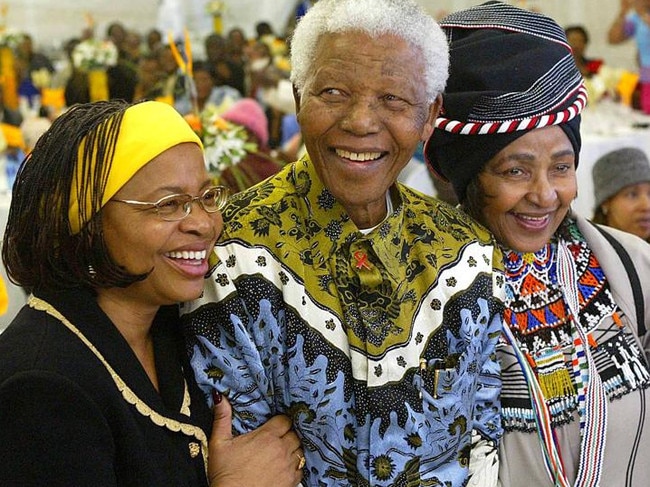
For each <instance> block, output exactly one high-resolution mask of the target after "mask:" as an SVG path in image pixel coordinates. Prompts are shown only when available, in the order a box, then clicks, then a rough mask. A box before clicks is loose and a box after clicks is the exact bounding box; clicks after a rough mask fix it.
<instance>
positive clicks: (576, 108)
mask: <svg viewBox="0 0 650 487" xmlns="http://www.w3.org/2000/svg"><path fill="white" fill-rule="evenodd" d="M573 96H574V95H573V93H571V94H570V96H569V97H568V98H571V97H573ZM586 105H587V88H586V87H585V85H584V83H582V84H581V85H580V86H579V87H578V91H577V95H576V97H575V99H574V101H573V103H572V104H571V105H569V107H567V108H566V109H564V110H562V111H560V112H557V113H549V114H544V115H536V116H533V117H528V118H522V119H520V120H507V121H491V122H461V121H458V120H451V119H449V118H446V117H438V118H437V119H436V123H435V126H436V129H440V130H444V131H446V132H449V133H452V134H459V135H489V134H505V133H509V132H516V131H519V130H532V129H536V128H542V127H548V126H551V125H558V124H561V123H566V122H568V121H569V120H571V119H573V118H575V117H576V116H577V115H579V114H580V112H582V110H583V109H584V107H585V106H586Z"/></svg>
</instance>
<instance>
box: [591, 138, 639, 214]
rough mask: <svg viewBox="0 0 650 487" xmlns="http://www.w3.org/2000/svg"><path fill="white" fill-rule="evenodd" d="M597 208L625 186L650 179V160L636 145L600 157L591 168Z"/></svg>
mask: <svg viewBox="0 0 650 487" xmlns="http://www.w3.org/2000/svg"><path fill="white" fill-rule="evenodd" d="M591 176H592V178H593V180H594V196H595V199H596V208H598V207H599V206H600V205H601V204H602V203H603V202H604V201H605V200H606V199H608V198H609V197H611V196H614V195H615V194H616V193H618V192H619V191H620V190H621V189H623V188H624V187H625V186H629V185H630V184H636V183H644V182H648V181H650V162H648V157H647V156H646V155H645V153H644V152H643V151H642V150H640V149H637V148H635V147H624V148H623V149H617V150H614V151H611V152H608V153H607V154H605V155H604V156H602V157H600V159H598V160H597V161H596V164H594V167H593V169H592V170H591Z"/></svg>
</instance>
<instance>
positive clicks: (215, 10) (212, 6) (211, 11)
mask: <svg viewBox="0 0 650 487" xmlns="http://www.w3.org/2000/svg"><path fill="white" fill-rule="evenodd" d="M205 11H206V12H207V13H208V15H212V16H213V17H215V16H217V15H223V14H224V12H225V11H226V2H224V1H223V0H211V1H209V2H208V3H207V4H206V5H205Z"/></svg>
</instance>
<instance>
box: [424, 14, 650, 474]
mask: <svg viewBox="0 0 650 487" xmlns="http://www.w3.org/2000/svg"><path fill="white" fill-rule="evenodd" d="M441 26H442V27H443V30H444V31H445V32H446V34H447V36H448V39H449V41H450V56H451V64H450V78H449V82H448V84H447V90H446V92H445V95H444V102H443V109H442V111H441V113H442V116H441V117H439V118H438V120H437V121H436V127H437V128H436V130H435V131H434V133H433V135H432V137H431V138H430V139H429V140H428V142H427V147H426V150H425V153H426V156H427V159H428V161H429V163H430V164H431V165H432V167H433V169H434V170H435V171H436V172H437V173H438V174H440V175H442V176H444V177H445V178H447V179H449V180H450V181H451V182H452V184H453V186H454V189H455V191H456V193H457V195H458V197H459V201H460V203H461V205H462V207H463V208H464V209H465V210H466V211H467V212H468V213H469V214H471V215H472V216H473V217H474V218H475V219H477V220H478V221H479V222H481V223H483V224H484V225H485V226H487V227H488V228H489V229H490V230H491V231H492V233H493V234H494V235H495V237H496V238H497V240H498V241H499V242H500V244H501V246H502V250H503V252H504V265H505V268H506V312H505V315H504V318H505V319H504V330H503V336H502V340H501V343H500V347H499V352H498V353H499V359H500V362H501V367H502V379H503V390H502V394H501V405H502V424H503V427H504V429H505V434H504V437H503V439H502V443H501V446H500V455H499V459H500V470H499V479H500V482H501V484H502V485H503V486H504V487H509V486H521V485H522V483H524V482H525V483H526V484H527V485H531V486H535V487H544V486H586V485H590V486H595V485H602V486H614V485H616V486H623V485H626V486H646V485H650V462H648V461H647V459H646V456H647V452H648V451H649V450H650V428H649V427H650V424H648V418H647V412H646V411H647V405H648V399H649V398H650V392H649V391H648V385H649V383H650V373H649V372H648V366H647V356H646V355H647V350H648V335H647V334H645V335H644V336H639V330H641V333H643V328H644V327H645V326H648V324H650V323H648V321H647V320H648V318H649V317H650V281H648V280H647V279H645V282H644V283H643V287H642V288H641V285H642V284H641V283H640V282H637V283H636V287H637V288H638V291H639V294H640V295H641V297H642V299H643V302H642V303H640V304H641V306H640V307H639V308H638V309H636V308H635V300H634V299H633V296H634V294H633V285H631V282H632V281H631V279H629V278H628V276H627V274H626V271H625V267H624V266H623V265H622V261H621V259H620V258H619V257H618V254H617V253H616V251H615V250H614V247H613V246H612V245H610V243H609V242H608V240H607V239H606V238H605V237H604V236H603V235H601V233H600V231H599V229H597V228H596V227H595V226H594V225H592V224H591V223H589V222H587V221H585V220H584V219H583V218H581V217H579V216H577V215H575V214H573V213H572V212H571V202H572V200H573V199H574V198H575V196H576V191H577V184H576V179H577V178H576V166H577V163H578V154H579V152H580V133H579V124H580V115H579V113H580V111H581V109H582V108H583V106H584V104H585V101H586V99H585V90H584V86H583V80H582V76H581V75H580V73H579V71H578V69H577V68H576V66H575V63H574V60H573V58H572V56H571V52H570V49H569V46H568V44H567V41H566V37H565V35H564V32H563V30H562V29H561V28H560V27H559V26H558V25H557V24H556V23H555V22H554V21H553V20H551V19H549V18H547V17H544V16H542V15H540V14H535V13H532V12H529V11H526V10H522V9H519V8H516V7H513V6H510V5H507V4H504V3H501V2H488V3H485V4H483V5H480V6H477V7H474V8H472V9H469V10H465V11H461V12H457V13H455V14H452V15H450V16H448V17H446V18H445V19H443V20H442V21H441ZM606 231H607V232H608V234H609V235H611V236H613V237H614V239H615V241H616V242H617V243H618V244H620V245H621V246H623V248H624V249H625V250H626V251H627V254H628V256H629V258H630V260H631V261H632V262H633V263H634V266H636V269H637V270H638V273H639V275H648V274H647V273H648V271H650V246H648V244H647V243H646V242H644V241H642V240H641V239H639V238H637V237H635V236H633V235H630V234H624V233H622V232H618V231H616V230H614V229H607V230H606ZM642 314H645V319H644V318H643V317H642ZM637 320H638V321H639V323H637ZM644 349H645V350H644ZM637 460H638V461H637Z"/></svg>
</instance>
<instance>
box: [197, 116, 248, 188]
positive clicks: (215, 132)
mask: <svg viewBox="0 0 650 487" xmlns="http://www.w3.org/2000/svg"><path fill="white" fill-rule="evenodd" d="M200 122H201V128H200V133H199V136H200V137H201V140H202V141H203V148H204V150H205V164H206V168H207V169H208V172H209V173H210V174H212V175H213V176H218V175H220V174H221V173H222V172H223V171H224V169H226V168H228V167H230V166H234V165H235V164H237V163H238V162H239V161H241V160H242V159H244V157H246V155H247V154H249V153H251V152H256V151H257V144H256V143H255V142H251V141H250V140H249V138H248V132H247V131H246V129H245V128H244V127H242V126H241V125H237V124H234V123H232V122H229V121H228V120H226V119H224V118H222V117H221V112H220V111H219V110H218V109H217V108H216V107H215V108H213V107H208V108H206V109H205V110H203V112H202V113H201V117H200Z"/></svg>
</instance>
